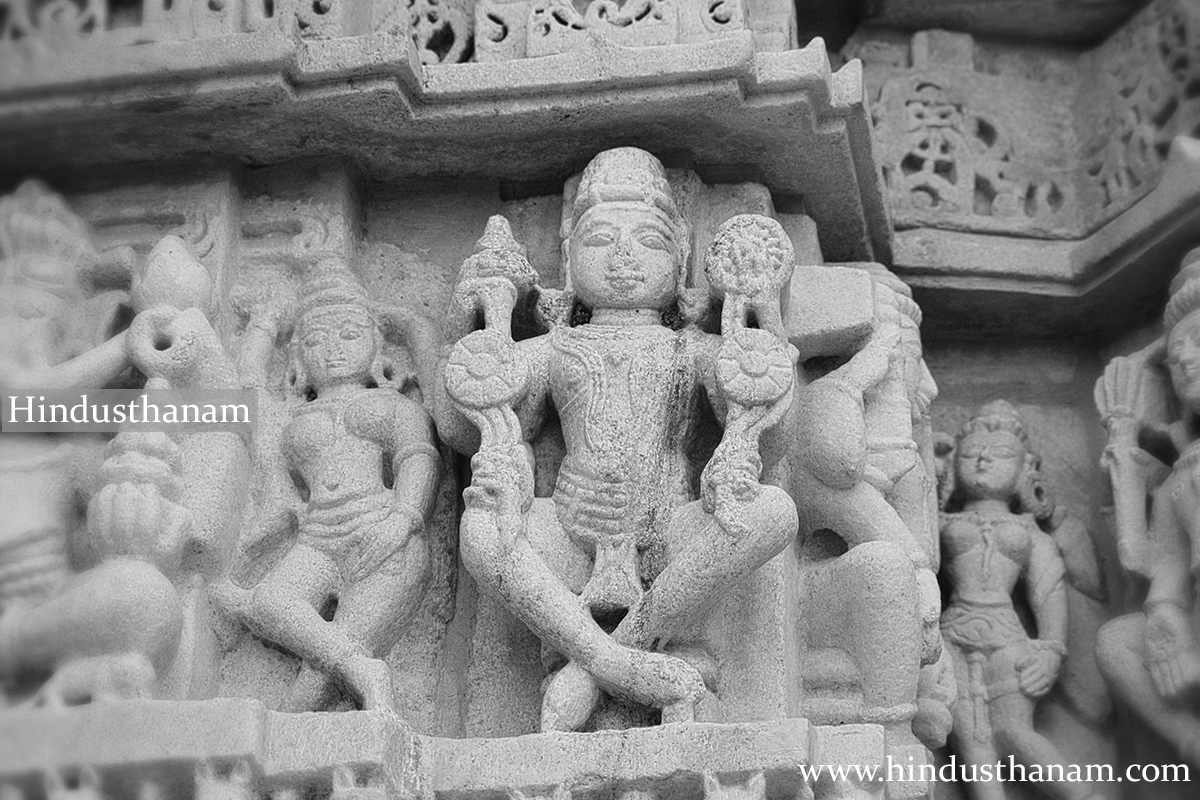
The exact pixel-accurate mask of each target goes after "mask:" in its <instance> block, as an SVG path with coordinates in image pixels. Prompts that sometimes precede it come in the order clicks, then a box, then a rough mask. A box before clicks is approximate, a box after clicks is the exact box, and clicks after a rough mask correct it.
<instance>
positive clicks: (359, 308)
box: [289, 258, 393, 397]
mask: <svg viewBox="0 0 1200 800" xmlns="http://www.w3.org/2000/svg"><path fill="white" fill-rule="evenodd" d="M296 311H297V316H296V319H297V321H298V322H299V323H300V324H301V325H303V322H304V319H305V318H306V317H308V318H311V317H313V316H315V315H318V314H320V315H321V316H334V317H337V318H341V319H347V318H352V319H354V320H356V321H360V322H362V323H364V324H366V325H367V326H368V327H369V328H370V329H371V335H372V336H374V337H375V343H376V354H375V361H374V363H373V364H372V365H371V369H370V375H369V376H368V383H367V386H368V387H372V388H373V387H378V386H385V385H389V386H390V385H393V381H392V378H391V372H392V362H391V359H390V358H389V357H388V356H387V355H386V354H385V353H384V352H383V343H384V337H383V332H382V331H381V330H380V325H379V318H378V315H377V314H376V313H375V312H374V311H373V309H372V307H371V304H370V302H369V300H368V299H367V294H366V292H365V291H364V289H363V287H362V284H361V283H359V281H358V279H357V278H356V277H355V276H354V274H353V273H351V272H350V270H349V269H348V268H347V267H346V266H345V264H344V263H342V262H341V261H339V260H338V259H333V258H330V259H325V260H323V261H320V262H318V263H317V265H316V266H315V267H313V270H312V272H311V273H309V275H308V276H307V278H306V280H305V281H304V284H303V285H302V287H301V289H300V298H299V301H298V304H297V308H296ZM302 346H303V343H302V342H301V341H300V337H299V335H298V334H297V335H294V336H293V337H292V343H291V347H290V350H291V359H290V360H291V373H290V376H289V382H290V384H291V387H292V392H293V393H294V394H295V395H296V396H298V397H305V396H307V395H308V394H309V391H310V389H312V388H313V387H312V386H311V384H310V383H309V380H308V375H307V373H306V371H305V369H304V359H303V358H301V354H300V351H301V348H302Z"/></svg>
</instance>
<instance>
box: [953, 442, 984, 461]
mask: <svg viewBox="0 0 1200 800" xmlns="http://www.w3.org/2000/svg"><path fill="white" fill-rule="evenodd" d="M986 450H987V448H986V447H983V446H982V445H977V444H976V445H971V446H970V447H964V448H963V449H962V450H960V451H959V452H960V453H962V457H963V458H979V457H980V456H981V455H983V453H984V451H986Z"/></svg>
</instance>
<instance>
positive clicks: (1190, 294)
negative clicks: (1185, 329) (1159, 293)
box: [1163, 247, 1200, 334]
mask: <svg viewBox="0 0 1200 800" xmlns="http://www.w3.org/2000/svg"><path fill="white" fill-rule="evenodd" d="M1193 311H1200V247H1197V248H1194V249H1192V250H1190V251H1188V253H1187V255H1185V256H1184V257H1183V265H1182V266H1181V267H1180V268H1179V273H1178V274H1177V275H1176V276H1175V278H1174V280H1172V281H1171V299H1170V300H1168V301H1167V310H1166V311H1165V312H1164V313H1163V326H1164V327H1165V328H1166V331H1167V333H1168V334H1169V333H1170V332H1171V329H1172V328H1174V327H1175V326H1176V325H1177V324H1179V322H1181V321H1182V320H1183V318H1184V317H1186V316H1188V315H1189V314H1191V313H1192V312H1193Z"/></svg>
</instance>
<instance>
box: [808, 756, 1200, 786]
mask: <svg viewBox="0 0 1200 800" xmlns="http://www.w3.org/2000/svg"><path fill="white" fill-rule="evenodd" d="M798 767H799V770H800V777H801V778H802V779H803V780H805V781H809V782H813V783H815V782H817V781H820V780H822V779H824V780H832V781H835V782H838V781H854V782H858V783H860V784H874V783H879V782H881V781H887V782H889V783H892V782H906V783H912V782H917V781H924V782H926V783H935V782H936V783H989V782H992V781H997V782H1000V783H1187V782H1190V781H1191V779H1192V777H1191V769H1190V768H1189V767H1188V765H1187V764H1130V765H1129V766H1128V767H1125V768H1124V769H1118V768H1116V767H1113V765H1111V764H1065V765H1064V764H1048V765H1043V764H1034V765H1026V764H1021V763H1020V762H1018V761H1017V760H1016V758H1014V757H1012V756H1009V758H1008V760H1007V761H995V762H991V763H987V764H965V763H960V762H959V761H958V757H957V756H951V757H950V760H949V761H948V762H946V763H944V764H940V765H939V764H929V763H921V764H918V763H913V762H911V761H910V762H907V763H905V762H901V761H896V760H894V759H893V758H892V756H890V755H889V756H888V757H887V760H886V762H885V763H883V764H869V765H864V764H837V765H831V764H799V765H798Z"/></svg>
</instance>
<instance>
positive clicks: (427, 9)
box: [294, 0, 474, 64]
mask: <svg viewBox="0 0 1200 800" xmlns="http://www.w3.org/2000/svg"><path fill="white" fill-rule="evenodd" d="M294 8H295V12H294V13H295V18H296V27H297V29H298V31H299V33H300V35H301V36H302V37H304V38H306V39H333V38H338V37H343V36H360V35H364V34H368V33H371V32H375V31H389V30H396V29H399V30H408V31H410V32H411V36H412V40H413V43H414V44H415V45H416V47H417V53H418V56H419V57H420V60H421V63H422V64H456V63H459V62H462V61H469V60H470V58H471V53H472V51H473V49H474V45H473V38H472V34H473V31H472V27H473V23H474V17H473V4H472V3H471V1H470V0H383V1H382V2H371V1H369V0H368V1H367V2H355V0H308V1H307V2H298V3H296V4H295V6H294Z"/></svg>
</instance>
